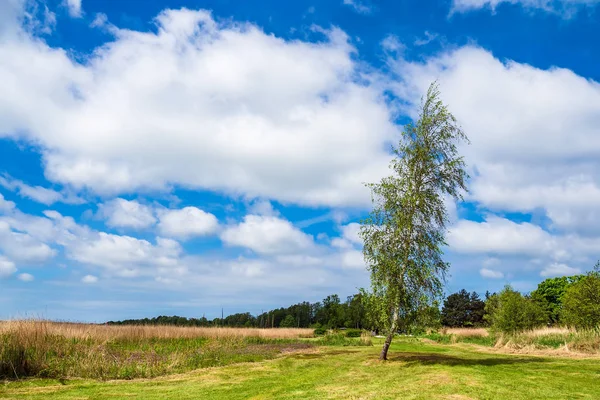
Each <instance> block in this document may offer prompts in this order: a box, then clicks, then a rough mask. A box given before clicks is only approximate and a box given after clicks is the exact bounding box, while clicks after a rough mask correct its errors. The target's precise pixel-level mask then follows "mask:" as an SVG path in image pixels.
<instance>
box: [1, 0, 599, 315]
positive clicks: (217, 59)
mask: <svg viewBox="0 0 600 400" xmlns="http://www.w3.org/2000/svg"><path fill="white" fill-rule="evenodd" d="M598 37H600V0H438V1H433V0H420V1H402V2H399V1H391V0H390V1H376V0H322V1H318V2H317V1H311V0H294V1H275V0H268V1H260V2H258V1H247V0H148V1H144V2H141V1H124V2H117V1H108V0H4V1H1V2H0V89H1V90H0V157H1V158H0V162H1V164H0V318H8V317H24V316H29V317H46V318H56V319H67V320H79V321H103V320H107V319H120V318H139V317H149V316H155V315H159V314H169V315H172V314H178V315H184V316H190V317H192V316H196V317H197V316H202V315H203V314H205V315H206V316H207V317H215V316H217V315H220V312H221V308H222V307H223V308H224V310H225V313H233V312H239V311H250V312H252V313H259V312H260V311H261V310H263V309H264V310H266V309H269V308H272V307H279V306H283V305H288V304H292V303H295V302H299V301H304V300H309V301H317V300H320V299H322V298H323V297H325V296H326V295H328V294H331V293H338V294H340V295H341V296H347V295H350V294H352V293H354V292H356V288H358V287H367V286H368V285H369V280H368V273H367V272H366V270H365V266H364V263H363V260H362V254H361V243H360V240H359V238H358V234H357V233H358V224H357V222H358V221H359V220H360V219H361V218H362V217H364V216H365V215H366V213H368V211H369V208H370V197H369V192H368V191H367V189H365V187H364V183H365V182H374V181H377V180H379V179H380V178H381V177H382V176H384V175H385V174H387V173H388V164H389V161H390V159H391V158H390V157H391V156H390V144H391V143H394V142H395V141H397V139H398V137H399V134H400V132H401V130H402V125H403V124H405V123H407V122H409V121H410V120H411V119H413V118H414V117H415V115H416V112H417V107H418V104H419V100H420V97H421V96H422V94H423V93H424V92H425V90H426V88H427V87H428V85H429V84H430V82H432V81H433V80H438V81H439V83H440V86H441V90H442V95H443V99H444V101H445V102H446V103H447V104H448V105H449V107H450V109H451V111H452V112H453V113H454V114H455V116H456V117H457V118H458V120H459V122H460V124H461V125H462V126H463V128H464V130H465V132H466V133H467V134H468V136H469V137H470V139H471V145H470V146H468V147H465V148H463V149H462V152H463V154H465V156H466V159H467V162H468V165H469V171H470V174H471V180H470V184H469V185H470V193H469V194H468V196H467V197H466V199H465V202H464V203H461V204H450V203H449V204H448V206H449V209H450V212H451V215H452V225H451V226H450V230H449V234H448V243H449V246H448V248H447V249H446V257H447V259H448V260H449V261H451V262H452V268H451V276H450V278H449V280H448V284H447V287H446V291H447V293H450V292H453V291H456V290H459V289H461V288H465V289H467V290H469V291H473V290H474V291H477V292H479V293H484V292H485V291H486V290H490V291H494V290H498V289H499V288H501V287H502V286H503V285H505V284H507V283H510V284H512V285H513V286H514V287H515V288H517V289H519V290H522V291H530V290H532V289H533V288H535V286H536V284H537V283H538V282H539V281H540V280H542V279H545V278H546V277H552V276H560V275H565V274H566V275H569V274H574V273H579V272H582V271H585V270H588V269H590V268H591V267H592V266H593V264H594V262H595V260H596V259H598V258H600V254H599V251H598V249H600V208H598V204H600V128H599V127H600V85H599V84H598V81H600V69H598V65H600V44H599V43H598V41H597V38H598Z"/></svg>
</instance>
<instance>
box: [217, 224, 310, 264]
mask: <svg viewBox="0 0 600 400" xmlns="http://www.w3.org/2000/svg"><path fill="white" fill-rule="evenodd" d="M221 240H222V241H223V242H224V243H225V244H227V245H229V246H241V247H246V248H248V249H251V250H253V251H255V252H256V253H259V254H267V255H268V254H286V253H297V252H305V251H310V250H311V249H312V248H314V239H313V237H312V236H310V235H307V234H306V233H304V232H302V231H301V230H299V229H298V228H296V227H295V226H294V225H292V223H290V222H289V221H287V220H285V219H281V218H278V217H273V216H264V215H246V216H245V217H244V221H243V222H241V223H240V224H237V225H232V226H229V227H227V228H225V230H224V231H223V232H222V233H221Z"/></svg>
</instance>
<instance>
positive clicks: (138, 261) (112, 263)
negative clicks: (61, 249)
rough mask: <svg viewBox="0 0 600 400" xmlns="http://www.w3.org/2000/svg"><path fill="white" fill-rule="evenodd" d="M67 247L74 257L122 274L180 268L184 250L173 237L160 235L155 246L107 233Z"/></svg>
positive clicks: (135, 274)
mask: <svg viewBox="0 0 600 400" xmlns="http://www.w3.org/2000/svg"><path fill="white" fill-rule="evenodd" d="M66 250H67V256H68V257H69V258H70V259H72V260H75V261H78V262H81V263H84V264H88V265H94V266H99V267H102V268H104V269H105V271H106V272H108V273H110V274H114V275H116V276H121V277H135V276H141V275H153V274H154V273H155V272H156V271H159V272H165V271H177V270H178V269H179V268H180V265H179V264H180V262H179V255H180V253H181V252H182V249H181V246H179V244H178V243H177V242H175V241H173V240H170V239H163V238H157V239H156V245H153V244H152V243H150V242H148V241H147V240H141V239H137V238H134V237H131V236H119V235H113V234H109V233H105V232H98V233H94V234H93V235H92V236H91V237H90V238H87V239H85V240H77V241H75V242H73V243H72V244H70V245H69V246H67V247H66Z"/></svg>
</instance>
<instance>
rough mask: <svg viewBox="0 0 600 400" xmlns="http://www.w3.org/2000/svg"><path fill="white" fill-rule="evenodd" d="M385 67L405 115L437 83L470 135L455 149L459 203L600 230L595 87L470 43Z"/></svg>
mask: <svg viewBox="0 0 600 400" xmlns="http://www.w3.org/2000/svg"><path fill="white" fill-rule="evenodd" d="M392 63H394V62H392ZM394 65H395V68H396V73H397V74H398V77H399V79H400V81H399V82H398V83H397V84H396V86H395V87H394V90H395V91H396V93H398V95H400V97H402V98H405V99H410V101H411V103H412V106H410V107H409V108H407V110H406V111H407V112H409V113H410V114H411V115H413V116H414V115H416V114H415V113H416V111H417V105H418V104H419V101H420V97H421V95H422V93H423V92H424V91H425V90H426V89H427V86H428V85H429V84H430V83H431V82H432V81H433V80H435V79H437V80H438V81H439V83H440V85H441V92H442V97H443V99H444V101H445V102H446V103H447V104H448V107H449V109H450V110H451V111H452V112H453V114H454V115H455V116H456V117H457V119H458V121H459V122H460V124H461V125H462V127H463V128H464V130H465V132H466V134H467V135H468V136H469V138H470V139H471V145H470V146H464V147H462V148H461V149H460V151H461V152H462V153H463V154H464V155H465V157H466V161H467V164H468V165H469V167H470V168H471V170H472V172H471V175H472V179H471V182H470V190H471V194H470V195H469V197H468V200H470V201H475V202H478V203H479V204H480V205H481V206H483V207H486V208H489V209H492V210H499V211H519V212H526V213H530V212H539V211H540V210H542V211H544V212H545V213H546V214H547V216H548V217H549V218H550V219H551V220H552V222H553V225H554V227H555V228H556V229H559V230H561V231H564V232H572V233H576V234H582V233H584V232H585V233H587V234H596V233H600V213H599V212H598V211H597V210H596V209H597V207H596V205H597V204H598V201H599V200H600V136H599V135H598V134H597V127H598V126H599V125H600V85H599V84H598V83H597V82H594V81H592V80H589V79H585V78H583V77H581V76H578V75H576V74H575V73H573V72H572V71H570V70H567V69H562V68H550V69H547V70H543V69H538V68H535V67H532V66H529V65H526V64H519V63H517V62H514V61H510V60H508V61H504V62H503V61H500V60H498V59H497V58H495V57H494V56H493V55H492V54H491V53H490V52H488V51H486V50H484V49H481V48H478V47H472V46H466V47H462V48H459V49H457V50H452V51H449V52H443V53H440V54H438V55H435V56H432V57H430V58H429V59H427V60H426V61H425V62H424V63H412V62H405V61H404V60H402V59H399V60H397V61H396V62H395V64H394ZM506 116H510V118H507V117H506Z"/></svg>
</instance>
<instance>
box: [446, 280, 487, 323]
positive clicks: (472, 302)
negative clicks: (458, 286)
mask: <svg viewBox="0 0 600 400" xmlns="http://www.w3.org/2000/svg"><path fill="white" fill-rule="evenodd" d="M484 308H485V303H484V302H483V301H482V300H481V299H480V298H479V295H478V294H477V293H475V292H473V293H471V294H469V293H468V292H467V291H466V290H465V289H462V290H461V291H460V292H457V293H453V294H451V295H450V296H448V297H447V298H446V300H445V301H444V307H443V308H442V315H441V317H442V324H443V325H444V326H450V327H466V326H479V325H481V324H482V323H483V314H484Z"/></svg>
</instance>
